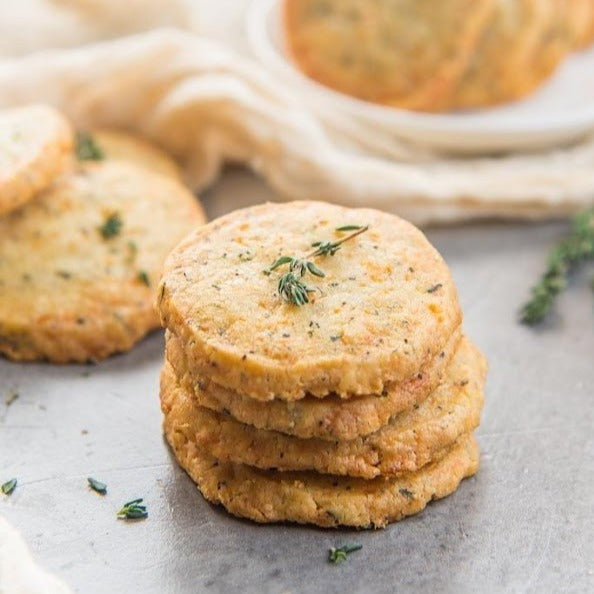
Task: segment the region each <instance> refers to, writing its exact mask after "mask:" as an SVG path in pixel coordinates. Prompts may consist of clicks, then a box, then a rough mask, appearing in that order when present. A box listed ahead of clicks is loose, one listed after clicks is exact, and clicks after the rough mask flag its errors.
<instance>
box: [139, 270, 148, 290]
mask: <svg viewBox="0 0 594 594" xmlns="http://www.w3.org/2000/svg"><path fill="white" fill-rule="evenodd" d="M137 278H138V280H139V281H140V282H141V283H143V284H145V285H146V286H147V287H150V286H151V279H150V277H149V275H148V272H147V271H146V270H139V271H138V276H137Z"/></svg>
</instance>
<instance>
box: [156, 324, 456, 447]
mask: <svg viewBox="0 0 594 594" xmlns="http://www.w3.org/2000/svg"><path fill="white" fill-rule="evenodd" d="M460 335H461V334H460V332H459V331H456V332H455V333H454V335H453V336H452V337H451V338H450V340H449V342H448V344H447V345H446V347H445V348H444V350H443V351H442V352H441V353H440V355H439V356H438V357H435V358H434V359H433V360H432V361H431V362H430V363H429V364H428V365H426V366H425V367H424V368H423V370H422V372H421V373H418V374H417V375H416V376H415V377H414V378H413V379H412V380H410V381H408V382H404V383H400V384H397V385H395V386H391V385H388V386H387V388H386V391H385V394H384V395H383V396H380V397H378V396H359V397H357V398H349V399H341V398H339V397H338V396H329V397H327V398H313V397H305V398H303V399H301V400H295V401H293V402H286V401H284V400H271V401H269V402H262V401H259V400H255V399H253V398H250V397H249V396H243V395H241V394H238V393H236V392H233V391H232V390H228V389H226V388H222V387H221V386H218V385H217V384H215V383H213V382H210V381H208V380H206V379H204V378H201V377H199V376H197V375H196V374H195V373H194V372H193V370H192V368H191V366H190V365H189V364H188V361H187V358H186V355H185V351H184V346H183V344H182V343H181V342H180V341H179V339H178V338H177V337H175V336H174V335H173V334H171V333H170V332H169V331H167V332H166V333H165V337H166V339H165V342H166V360H167V362H168V363H169V364H171V367H172V369H173V371H174V373H175V375H176V376H177V378H178V381H180V384H181V385H182V387H183V389H184V390H186V391H188V393H190V394H191V395H192V397H193V398H194V400H195V402H196V404H197V405H199V406H203V407H206V408H208V409H210V410H212V411H215V412H218V413H224V414H229V415H231V416H232V417H234V418H235V419H237V420H238V421H240V422H242V423H245V424H248V425H252V426H254V427H256V428H258V429H265V430H272V431H277V432H280V433H285V434H287V435H293V436H296V437H300V438H303V439H309V438H319V439H323V440H327V441H335V440H340V441H348V440H352V439H356V438H357V437H362V436H365V435H368V434H370V433H373V432H375V431H378V430H379V429H380V428H381V427H383V426H384V425H386V424H387V423H388V422H389V421H390V419H391V418H392V417H393V416H394V415H396V414H398V413H400V412H402V411H404V410H407V409H409V408H411V407H413V406H416V405H417V404H418V403H420V402H422V401H423V400H424V399H425V398H426V397H427V395H428V394H429V393H430V392H432V391H433V390H434V389H435V388H436V387H437V386H438V385H439V383H440V382H441V379H442V377H443V375H444V372H445V369H446V367H447V365H448V364H449V362H450V361H451V359H452V357H453V355H454V353H455V351H456V349H457V348H458V344H459V342H460Z"/></svg>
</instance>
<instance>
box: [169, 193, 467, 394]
mask: <svg viewBox="0 0 594 594" xmlns="http://www.w3.org/2000/svg"><path fill="white" fill-rule="evenodd" d="M355 228H356V229H357V231H354V230H355ZM355 233H358V234H357V235H356V236H355ZM349 235H353V237H352V238H350V239H349V240H348V241H344V242H343V243H339V242H341V240H344V239H345V237H348V236H349ZM319 242H321V243H319ZM338 243H339V245H338V249H337V250H335V251H333V250H332V249H330V248H327V249H326V252H325V253H322V254H317V255H315V254H314V253H315V252H316V250H317V251H318V252H319V251H320V250H319V248H320V246H321V245H322V246H323V245H324V244H330V246H332V244H338ZM322 251H323V250H322ZM332 253H333V255H331V254H332ZM288 258H296V259H298V260H300V261H303V260H304V259H305V260H306V261H309V262H311V263H313V266H314V272H311V270H307V271H305V274H304V275H303V276H302V277H300V276H299V275H300V272H299V268H295V269H294V270H293V272H294V273H295V275H296V276H297V277H299V278H298V280H300V281H301V282H302V283H303V284H304V285H305V286H306V287H307V289H308V292H307V297H308V301H309V302H308V303H305V304H303V305H301V306H299V305H296V304H295V303H292V302H291V300H290V296H289V301H287V299H284V298H283V295H282V293H283V291H282V290H280V293H279V289H281V287H279V281H280V279H282V278H283V277H286V274H287V273H288V272H290V267H291V263H290V262H288V261H286V262H285V260H287V259H288ZM279 259H281V260H279ZM279 262H281V264H279V265H278V267H277V268H275V269H274V270H271V268H272V265H273V264H274V263H277V264H278V263H279ZM283 262H284V263H283ZM322 274H323V276H321V275H322ZM159 309H160V312H161V321H162V324H163V325H164V326H165V327H166V328H168V329H169V330H170V331H171V332H172V333H173V334H175V335H176V336H177V337H179V339H180V340H181V341H182V342H183V343H184V345H185V351H186V356H187V357H188V360H189V362H190V365H191V366H192V367H193V368H194V369H196V370H197V372H198V373H200V374H201V375H203V376H205V377H208V378H209V380H210V381H212V382H214V383H215V384H217V385H218V386H221V387H223V388H226V389H229V390H233V391H235V392H237V393H239V394H242V395H246V396H249V397H251V398H252V399H256V400H265V401H268V400H273V399H280V400H290V401H292V400H299V399H302V398H304V397H305V396H306V395H309V396H316V397H324V396H327V395H329V394H337V395H339V396H340V397H342V398H345V399H348V398H350V397H352V396H356V395H373V394H387V393H390V392H402V393H404V392H405V386H407V385H408V382H413V381H420V380H421V379H422V378H423V373H424V370H425V368H428V367H429V366H430V365H431V363H432V362H433V361H434V360H435V359H436V358H439V356H440V355H441V353H445V350H446V349H447V348H448V343H449V341H450V340H451V339H452V337H453V336H454V335H455V334H456V332H459V328H460V324H461V312H460V307H459V304H458V299H457V293H456V289H455V286H454V283H453V281H452V277H451V274H450V272H449V270H448V267H447V266H446V264H445V263H444V261H443V259H442V258H441V256H440V255H439V254H438V253H437V251H436V250H435V249H434V248H433V247H432V246H431V245H430V243H429V242H428V241H427V239H426V238H425V236H424V235H423V234H422V233H421V232H420V231H419V230H418V229H416V228H415V227H413V226H412V225H410V224H409V223H407V222H406V221H403V220H402V219H400V218H398V217H396V216H393V215H389V214H386V213H381V212H379V211H375V210H370V209H348V208H344V207H341V206H335V205H330V204H324V203H318V202H293V203H288V204H264V205H261V206H257V207H253V208H248V209H245V210H241V211H236V212H234V213H232V214H230V215H228V216H225V217H222V218H220V219H218V220H216V221H214V222H213V223H211V224H209V225H206V226H205V227H202V228H200V229H198V230H197V231H196V232H195V233H193V234H191V235H190V236H189V237H187V238H186V239H185V240H184V241H183V242H182V243H181V244H180V245H178V247H177V248H176V249H175V250H174V251H173V252H172V254H171V255H170V256H169V258H168V260H167V262H166V265H165V271H164V275H163V279H162V283H161V287H160V291H159ZM450 350H451V349H450Z"/></svg>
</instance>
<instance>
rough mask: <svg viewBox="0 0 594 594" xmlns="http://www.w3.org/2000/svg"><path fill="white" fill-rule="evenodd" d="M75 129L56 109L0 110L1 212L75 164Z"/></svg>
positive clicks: (35, 107)
mask: <svg viewBox="0 0 594 594" xmlns="http://www.w3.org/2000/svg"><path fill="white" fill-rule="evenodd" d="M72 146H73V131H72V128H71V127H70V124H69V123H68V121H67V120H66V118H64V116H62V115H61V114H60V113H58V112H57V111H56V110H55V109H53V108H51V107H48V106H44V105H31V106H26V107H19V108H16V109H9V110H3V111H0V215H3V214H5V213H7V212H10V211H12V210H14V209H16V208H18V207H20V206H22V205H23V204H25V203H27V202H28V201H29V200H31V199H32V198H33V197H34V196H35V195H36V193H37V192H39V191H41V190H43V189H45V188H47V187H48V186H49V185H50V184H51V183H52V181H53V180H54V179H55V178H56V177H58V176H59V175H60V174H61V173H63V172H64V171H66V170H67V169H68V167H69V166H70V165H71V163H72Z"/></svg>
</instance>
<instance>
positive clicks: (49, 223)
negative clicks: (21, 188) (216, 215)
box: [0, 161, 204, 363]
mask: <svg viewBox="0 0 594 594" xmlns="http://www.w3.org/2000/svg"><path fill="white" fill-rule="evenodd" d="M203 222H204V215H203V213H202V210H201V208H200V206H199V204H198V202H197V201H196V199H195V198H194V196H193V195H192V194H191V193H190V192H189V191H188V190H186V189H185V188H184V187H183V186H182V185H181V184H180V183H179V182H177V181H175V180H173V179H169V178H166V177H164V176H162V175H152V174H151V173H150V172H147V171H146V170H143V169H140V168H138V167H136V166H133V165H130V164H127V163H122V162H110V161H104V162H98V163H97V162H93V163H88V164H83V165H81V166H80V168H79V169H78V170H77V171H75V172H74V173H70V174H67V175H65V176H63V177H61V178H60V179H59V180H57V181H56V182H55V183H54V184H53V185H52V187H51V188H50V189H48V190H46V191H45V192H43V193H41V194H40V195H39V196H37V198H36V199H35V200H32V201H31V202H29V203H28V204H27V205H25V206H23V207H22V208H20V209H19V210H17V211H14V212H12V213H10V214H8V215H6V216H4V217H3V218H1V219H0V353H2V354H4V355H6V356H8V357H9V358H11V359H15V360H21V361H24V360H37V359H48V360H50V361H53V362H56V363H65V362H68V361H79V362H82V361H87V360H99V359H103V358H104V357H107V356H108V355H110V354H112V353H115V352H119V351H125V350H127V349H129V348H131V347H132V345H133V344H134V343H135V342H136V341H137V340H139V339H140V338H141V337H142V336H144V335H145V334H146V333H147V332H148V331H149V330H151V329H153V328H156V327H157V326H158V316H157V312H156V311H155V308H154V300H155V295H156V286H157V282H158V279H159V276H160V274H161V271H162V266H163V262H164V260H165V257H166V256H167V254H168V253H169V251H170V250H171V249H172V247H173V246H175V244H176V243H178V241H179V240H180V239H181V238H182V237H184V236H185V235H186V234H187V233H188V232H190V231H192V230H193V229H195V228H196V227H197V226H199V225H200V224H202V223H203Z"/></svg>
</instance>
